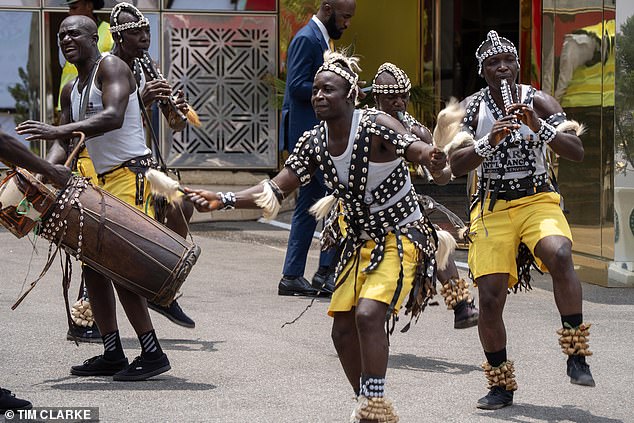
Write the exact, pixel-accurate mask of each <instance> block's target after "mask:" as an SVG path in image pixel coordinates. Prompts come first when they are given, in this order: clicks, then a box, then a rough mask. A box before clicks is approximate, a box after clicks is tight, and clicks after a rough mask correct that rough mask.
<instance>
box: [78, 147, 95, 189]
mask: <svg viewBox="0 0 634 423" xmlns="http://www.w3.org/2000/svg"><path fill="white" fill-rule="evenodd" d="M77 171H78V172H79V174H80V175H81V176H83V177H84V178H89V179H90V182H91V183H92V184H93V185H94V186H98V185H99V181H97V171H96V170H95V166H94V165H93V164H92V160H91V159H90V156H89V155H88V150H86V149H85V148H84V149H83V150H82V152H81V153H79V157H78V158H77Z"/></svg>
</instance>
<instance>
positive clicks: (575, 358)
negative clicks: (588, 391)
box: [566, 355, 595, 386]
mask: <svg viewBox="0 0 634 423" xmlns="http://www.w3.org/2000/svg"><path fill="white" fill-rule="evenodd" d="M566 364H567V367H568V368H567V371H566V373H568V376H570V383H574V384H575V385H583V386H595V383H594V379H593V378H592V373H591V372H590V366H588V363H586V358H585V357H584V356H582V355H571V356H569V357H568V361H567V363H566Z"/></svg>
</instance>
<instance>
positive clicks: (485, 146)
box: [473, 134, 496, 159]
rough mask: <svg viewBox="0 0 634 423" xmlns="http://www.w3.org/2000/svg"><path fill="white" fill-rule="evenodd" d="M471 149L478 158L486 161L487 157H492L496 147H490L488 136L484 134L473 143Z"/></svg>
mask: <svg viewBox="0 0 634 423" xmlns="http://www.w3.org/2000/svg"><path fill="white" fill-rule="evenodd" d="M473 148H474V151H475V153H476V154H477V155H478V156H480V157H482V158H485V159H486V158H487V157H491V156H492V155H493V153H494V152H495V148H496V147H493V146H491V143H490V142H489V134H486V135H485V136H483V137H482V138H480V139H479V140H477V141H476V142H475V144H474V145H473Z"/></svg>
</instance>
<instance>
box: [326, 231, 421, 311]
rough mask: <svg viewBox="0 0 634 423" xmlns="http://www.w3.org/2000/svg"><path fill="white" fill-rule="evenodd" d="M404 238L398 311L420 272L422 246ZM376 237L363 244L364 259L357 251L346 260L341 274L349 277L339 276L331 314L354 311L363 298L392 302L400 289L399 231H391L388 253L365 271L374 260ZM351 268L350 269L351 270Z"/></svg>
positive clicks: (329, 308)
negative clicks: (371, 256) (419, 250)
mask: <svg viewBox="0 0 634 423" xmlns="http://www.w3.org/2000/svg"><path fill="white" fill-rule="evenodd" d="M401 239H402V241H403V288H402V289H401V293H400V295H399V297H398V301H397V302H396V305H395V307H394V314H397V313H398V311H399V310H400V308H401V304H402V303H403V300H404V299H405V297H406V296H407V295H408V294H409V291H411V289H412V285H413V283H414V277H415V276H416V267H417V264H418V250H416V247H415V246H414V244H413V243H412V242H411V241H410V240H409V239H408V238H407V237H405V236H402V237H401ZM374 246H375V243H374V241H366V242H365V244H364V245H363V246H362V247H361V251H360V254H361V256H360V260H358V261H357V255H358V254H359V252H357V253H355V254H354V255H353V256H352V257H351V258H350V261H348V263H347V264H346V266H345V267H344V269H343V271H342V272H341V275H345V274H346V273H347V274H348V276H347V278H346V280H345V281H343V282H341V280H337V285H339V283H341V285H340V286H337V289H336V290H335V292H334V293H333V294H332V299H331V301H330V307H328V315H329V316H334V313H336V312H339V311H350V310H351V309H352V308H353V307H356V306H357V304H358V302H359V298H367V299H370V300H376V301H380V302H382V303H385V304H388V305H389V304H390V303H391V302H392V299H393V298H394V293H395V292H396V282H397V281H398V275H399V271H400V268H401V259H400V258H399V256H398V250H397V247H396V235H394V234H393V233H389V234H388V235H387V237H386V239H385V255H384V256H383V260H381V262H380V263H379V265H378V266H377V268H376V269H374V270H373V271H371V272H369V273H364V272H362V271H361V270H362V269H364V268H365V267H366V266H367V265H368V264H369V263H370V253H371V252H372V249H373V248H374ZM348 270H350V272H348Z"/></svg>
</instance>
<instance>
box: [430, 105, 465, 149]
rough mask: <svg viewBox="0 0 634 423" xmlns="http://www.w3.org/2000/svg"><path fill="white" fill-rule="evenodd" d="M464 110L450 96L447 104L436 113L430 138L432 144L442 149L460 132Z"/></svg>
mask: <svg viewBox="0 0 634 423" xmlns="http://www.w3.org/2000/svg"><path fill="white" fill-rule="evenodd" d="M464 115H465V111H464V109H463V108H462V107H461V106H460V103H458V100H456V99H455V98H453V97H452V98H451V99H450V100H449V103H447V106H446V107H445V108H444V109H442V110H441V111H440V113H438V120H437V122H436V127H435V128H434V134H433V135H432V138H433V140H434V145H435V146H436V147H438V148H440V149H444V148H445V147H446V146H447V145H448V144H449V143H450V142H451V141H452V140H453V139H454V137H455V136H456V135H457V134H458V132H460V127H461V125H462V119H463V118H464Z"/></svg>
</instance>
